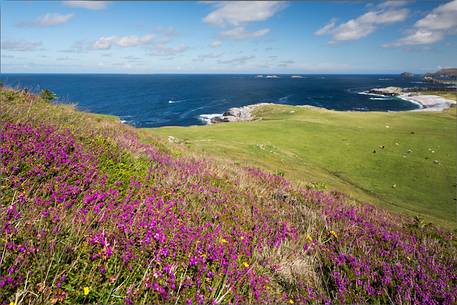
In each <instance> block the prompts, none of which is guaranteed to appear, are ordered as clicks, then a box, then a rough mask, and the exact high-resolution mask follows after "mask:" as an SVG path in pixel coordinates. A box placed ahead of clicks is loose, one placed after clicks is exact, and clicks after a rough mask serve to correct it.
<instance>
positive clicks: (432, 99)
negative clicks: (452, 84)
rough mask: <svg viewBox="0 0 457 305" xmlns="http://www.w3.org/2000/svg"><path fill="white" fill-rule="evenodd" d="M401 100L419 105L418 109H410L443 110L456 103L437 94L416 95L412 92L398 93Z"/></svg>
mask: <svg viewBox="0 0 457 305" xmlns="http://www.w3.org/2000/svg"><path fill="white" fill-rule="evenodd" d="M398 98H401V99H402V100H405V101H408V102H411V103H414V104H416V105H419V106H420V109H415V110H411V111H443V110H445V109H448V108H450V107H451V105H453V104H456V101H454V100H450V99H446V98H444V97H441V96H438V95H417V94H414V93H404V94H400V95H398Z"/></svg>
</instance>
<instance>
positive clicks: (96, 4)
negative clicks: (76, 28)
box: [63, 1, 108, 10]
mask: <svg viewBox="0 0 457 305" xmlns="http://www.w3.org/2000/svg"><path fill="white" fill-rule="evenodd" d="M63 4H65V5H66V6H70V7H79V8H85V9H88V10H102V9H104V8H106V6H107V5H108V1H63Z"/></svg>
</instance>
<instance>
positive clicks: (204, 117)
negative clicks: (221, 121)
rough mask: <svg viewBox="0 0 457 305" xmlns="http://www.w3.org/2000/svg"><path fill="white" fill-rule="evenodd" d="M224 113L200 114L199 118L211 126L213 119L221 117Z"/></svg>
mask: <svg viewBox="0 0 457 305" xmlns="http://www.w3.org/2000/svg"><path fill="white" fill-rule="evenodd" d="M221 116H222V113H208V114H200V115H199V116H198V118H199V119H200V120H202V121H203V122H206V124H211V119H213V118H217V117H221Z"/></svg>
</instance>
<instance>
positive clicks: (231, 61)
mask: <svg viewBox="0 0 457 305" xmlns="http://www.w3.org/2000/svg"><path fill="white" fill-rule="evenodd" d="M254 58H255V56H253V55H251V56H241V57H235V58H232V59H228V60H218V61H217V62H218V63H220V64H233V65H244V64H245V63H246V62H247V61H250V60H252V59H254Z"/></svg>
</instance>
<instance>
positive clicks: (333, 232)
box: [330, 230, 338, 238]
mask: <svg viewBox="0 0 457 305" xmlns="http://www.w3.org/2000/svg"><path fill="white" fill-rule="evenodd" d="M330 234H332V235H333V236H335V238H338V235H336V232H335V231H333V230H332V231H330Z"/></svg>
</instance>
